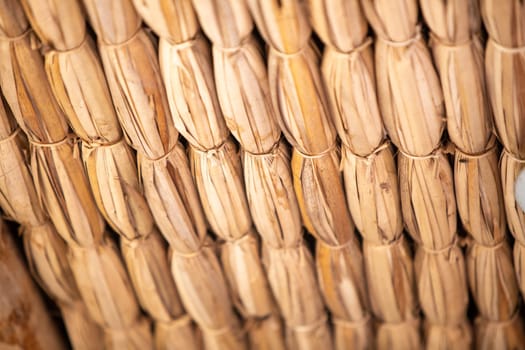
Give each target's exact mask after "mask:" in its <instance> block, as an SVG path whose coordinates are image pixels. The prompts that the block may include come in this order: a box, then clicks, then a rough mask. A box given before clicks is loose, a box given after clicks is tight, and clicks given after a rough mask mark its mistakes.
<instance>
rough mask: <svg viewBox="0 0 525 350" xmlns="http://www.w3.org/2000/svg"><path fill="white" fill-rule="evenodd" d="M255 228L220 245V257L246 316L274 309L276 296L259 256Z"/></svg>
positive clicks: (253, 315)
mask: <svg viewBox="0 0 525 350" xmlns="http://www.w3.org/2000/svg"><path fill="white" fill-rule="evenodd" d="M259 250H260V247H259V242H258V240H257V237H256V236H255V232H250V231H249V232H248V233H247V234H245V235H244V236H242V237H237V238H236V239H235V240H234V241H228V242H226V243H225V244H224V245H222V247H221V261H222V266H223V269H224V273H225V275H226V278H227V279H228V281H229V284H230V288H231V291H232V298H233V302H234V303H235V304H236V305H237V308H238V309H239V311H240V312H241V314H242V315H243V316H246V317H247V316H251V317H264V316H266V315H269V314H271V313H272V311H273V298H272V296H271V294H270V293H268V286H267V281H266V277H265V273H264V270H263V269H262V265H261V259H260V256H259Z"/></svg>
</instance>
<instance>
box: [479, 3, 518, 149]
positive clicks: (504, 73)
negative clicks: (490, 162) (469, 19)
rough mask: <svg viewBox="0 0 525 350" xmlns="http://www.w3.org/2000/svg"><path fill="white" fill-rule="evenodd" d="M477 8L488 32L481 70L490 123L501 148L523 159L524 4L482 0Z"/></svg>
mask: <svg viewBox="0 0 525 350" xmlns="http://www.w3.org/2000/svg"><path fill="white" fill-rule="evenodd" d="M481 10H482V14H483V21H484V23H485V27H486V28H487V31H488V33H489V35H490V38H489V40H488V43H487V49H486V52H485V72H486V78H487V88H488V92H489V96H490V101H491V105H492V112H493V113H494V124H495V126H496V130H497V132H498V136H499V139H500V141H501V143H502V144H503V146H504V147H505V149H506V150H507V151H508V152H510V153H512V154H513V155H514V156H515V157H517V158H519V159H524V158H525V143H524V142H523V140H524V139H525V123H524V121H523V117H522V116H523V108H524V107H523V102H522V99H523V97H522V94H521V93H520V91H522V90H523V87H522V84H523V79H522V78H521V75H522V74H523V70H524V66H525V52H524V51H523V49H522V47H523V46H524V45H525V30H524V27H523V26H524V23H525V19H524V16H525V6H524V4H523V3H522V2H521V1H514V0H507V1H502V2H495V1H493V0H483V1H482V2H481Z"/></svg>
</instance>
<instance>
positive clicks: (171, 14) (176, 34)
mask: <svg viewBox="0 0 525 350" xmlns="http://www.w3.org/2000/svg"><path fill="white" fill-rule="evenodd" d="M133 4H134V5H135V8H136V10H137V12H138V13H139V14H140V15H141V16H142V18H143V19H144V21H145V22H146V24H147V25H148V26H149V27H150V28H152V29H153V30H154V31H155V33H157V35H158V36H159V37H161V38H166V39H168V40H170V41H171V42H172V43H181V42H184V41H187V40H191V39H193V38H194V36H195V33H197V31H198V28H199V23H198V21H197V16H196V15H195V12H194V11H193V8H192V5H191V1H189V0H182V1H159V0H143V1H142V0H133ZM174 18H176V19H177V21H174V20H173V19H174Z"/></svg>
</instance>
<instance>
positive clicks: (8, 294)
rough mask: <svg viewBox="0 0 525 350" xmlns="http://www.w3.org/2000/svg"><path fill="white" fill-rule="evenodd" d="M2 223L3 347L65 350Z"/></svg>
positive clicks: (0, 297)
mask: <svg viewBox="0 0 525 350" xmlns="http://www.w3.org/2000/svg"><path fill="white" fill-rule="evenodd" d="M0 226H1V227H0V285H1V286H2V287H3V288H2V293H0V305H1V307H0V348H2V349H25V348H36V349H66V346H65V344H64V339H63V337H61V336H60V333H59V330H58V328H57V325H56V323H55V322H53V320H52V319H51V317H50V314H49V312H47V310H46V307H45V304H44V301H43V300H42V298H41V296H40V295H39V293H38V289H37V288H36V286H35V285H34V283H33V281H32V280H31V276H30V275H29V272H28V271H27V267H26V265H25V264H24V262H23V260H22V257H21V256H20V254H19V251H18V248H17V246H16V243H15V241H14V240H13V238H12V237H11V233H10V232H9V231H8V230H7V227H6V226H5V224H4V223H3V222H2V223H0ZM7 286H9V288H7Z"/></svg>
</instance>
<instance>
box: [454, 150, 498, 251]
mask: <svg viewBox="0 0 525 350" xmlns="http://www.w3.org/2000/svg"><path fill="white" fill-rule="evenodd" d="M454 173H455V178H454V180H455V188H456V199H457V204H458V211H459V214H460V218H461V221H462V223H463V227H464V228H465V230H466V231H467V232H468V233H469V234H471V235H472V237H473V238H474V240H475V241H476V242H478V243H480V244H483V245H492V244H494V243H495V242H499V241H501V240H502V239H504V237H505V235H506V230H507V228H506V221H505V211H504V210H505V209H504V202H503V194H502V190H501V185H500V183H501V180H500V174H499V169H498V150H497V148H496V147H492V148H491V149H489V150H488V151H487V152H484V153H482V154H478V155H475V156H469V155H467V154H464V153H462V152H460V151H459V150H457V151H456V154H455V159H454Z"/></svg>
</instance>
